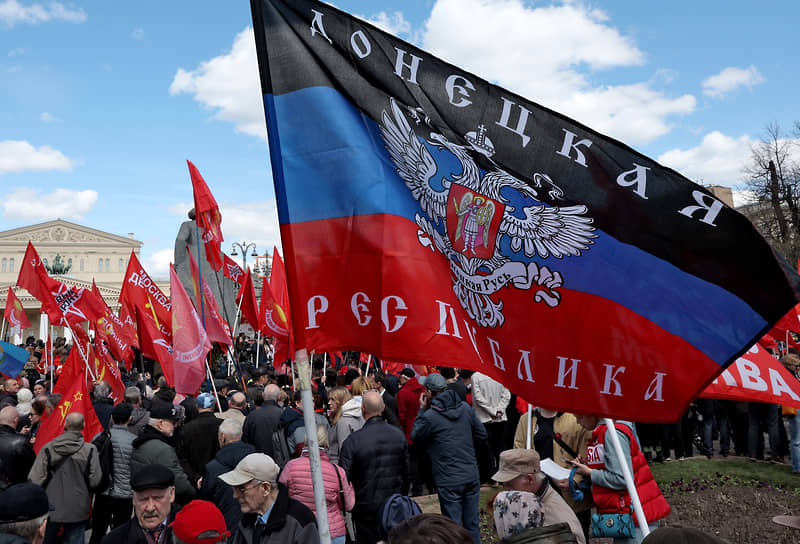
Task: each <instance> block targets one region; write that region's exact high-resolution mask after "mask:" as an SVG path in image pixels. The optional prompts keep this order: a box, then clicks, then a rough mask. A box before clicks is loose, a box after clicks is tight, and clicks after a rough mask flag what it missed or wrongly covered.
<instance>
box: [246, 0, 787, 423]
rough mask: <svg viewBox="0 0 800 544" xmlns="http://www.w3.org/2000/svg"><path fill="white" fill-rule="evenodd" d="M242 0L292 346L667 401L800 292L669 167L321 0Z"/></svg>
mask: <svg viewBox="0 0 800 544" xmlns="http://www.w3.org/2000/svg"><path fill="white" fill-rule="evenodd" d="M251 7H252V12H253V20H254V29H255V36H256V48H257V51H258V61H259V68H260V75H261V86H262V90H263V98H264V106H265V112H266V116H267V129H268V134H269V144H270V157H271V162H272V170H273V176H274V181H275V192H276V195H277V199H278V213H279V216H280V224H281V235H282V240H283V248H284V250H285V253H286V268H287V276H288V284H289V289H290V292H291V297H290V298H291V300H290V301H291V307H292V310H293V314H294V316H293V326H294V330H295V335H296V341H297V346H298V347H305V348H308V349H314V350H316V351H317V352H318V353H319V352H322V351H336V350H340V349H357V350H361V351H366V352H369V353H374V354H376V355H377V356H379V357H381V358H386V359H388V360H392V361H400V362H407V363H415V362H417V363H423V364H441V365H451V366H457V367H466V368H472V369H476V370H479V371H481V372H484V373H486V374H488V375H490V376H492V377H493V378H495V379H497V380H499V381H501V382H503V383H504V384H505V385H506V386H507V387H508V388H510V389H511V390H512V391H515V392H517V393H518V394H520V395H522V396H523V397H525V398H528V399H532V400H535V402H536V404H538V405H542V406H546V407H548V408H552V409H558V410H569V411H573V412H579V413H592V414H597V415H602V416H610V417H616V418H632V419H635V420H637V421H674V420H675V419H677V417H678V416H679V415H680V414H681V413H682V411H683V409H684V408H685V407H686V405H687V404H688V403H689V401H690V400H691V399H692V398H693V397H695V396H696V395H697V393H698V392H699V391H700V390H701V389H702V388H703V387H704V386H705V385H706V384H707V383H709V382H710V381H711V380H712V379H713V377H714V376H716V375H717V374H718V373H719V372H720V371H721V370H722V369H723V368H724V367H725V366H726V365H728V364H729V363H731V362H732V361H734V360H735V359H736V358H737V356H738V355H740V354H741V353H742V352H744V351H745V350H746V349H747V348H749V347H750V346H752V345H753V344H754V343H755V342H756V341H757V340H758V339H759V338H761V336H762V335H763V334H764V333H765V332H766V331H768V330H769V329H770V327H771V325H772V324H773V323H775V322H776V321H777V320H778V319H779V318H780V317H781V316H782V315H783V314H785V313H786V311H787V310H789V309H790V308H791V307H792V306H794V305H795V304H796V303H797V293H798V287H799V286H800V278H798V276H797V275H796V273H795V272H794V271H793V270H792V269H791V267H789V266H788V264H786V263H785V262H784V261H783V260H782V259H781V258H780V257H778V256H776V255H775V254H774V253H773V252H772V250H771V249H770V247H769V246H768V245H767V243H766V242H765V241H764V240H763V239H762V237H761V236H760V235H759V234H758V233H757V232H756V230H755V229H754V228H753V226H752V225H751V224H750V222H749V221H748V220H747V219H746V218H745V217H744V216H742V215H740V214H739V213H737V212H735V211H734V210H732V209H730V208H728V207H727V206H726V205H725V204H723V203H722V202H721V201H720V200H718V199H717V198H716V197H714V195H712V194H711V193H710V192H709V191H708V190H706V189H704V188H703V187H701V186H699V185H696V184H694V183H692V182H691V181H689V180H687V179H686V178H684V177H682V176H681V175H680V174H678V173H676V172H675V171H673V170H670V169H668V168H665V167H663V166H661V165H659V164H658V163H656V162H655V161H653V160H652V159H649V158H647V157H645V156H643V155H641V154H639V153H637V152H636V151H634V150H632V149H631V148H629V147H627V146H626V145H624V144H622V143H620V142H618V141H615V140H612V139H611V138H608V137H606V136H603V135H602V134H599V133H597V132H596V131H594V130H592V129H590V128H588V127H586V126H583V125H581V124H580V123H578V122H577V121H574V120H571V119H569V118H566V117H564V116H563V115H560V114H558V113H556V112H553V111H551V110H548V109H546V108H543V107H541V106H539V105H537V104H536V103H534V102H531V101H529V100H526V99H525V98H522V97H520V96H518V95H515V94H513V93H511V92H508V91H506V90H504V89H502V88H499V87H497V86H494V85H491V84H489V83H488V82H486V81H485V80H483V79H481V78H479V77H477V76H475V75H473V74H470V73H469V72H466V71H465V70H462V69H460V68H458V67H457V66H453V65H449V64H447V63H445V62H443V61H441V60H439V59H437V58H435V57H433V56H431V55H429V54H428V53H426V52H424V51H421V50H419V49H417V48H415V47H414V46H412V45H410V44H408V43H405V42H403V41H401V40H399V39H397V38H395V37H393V36H391V35H389V34H386V33H384V32H382V31H380V30H378V29H377V28H375V27H373V26H371V25H370V24H368V23H366V22H364V21H362V20H360V19H356V18H354V17H351V16H350V15H347V14H345V13H343V12H341V11H338V10H337V9H335V8H333V7H331V6H329V5H327V4H323V3H320V2H315V1H312V0H292V1H291V2H288V1H286V2H285V1H281V0H252V1H251ZM464 39H465V40H466V39H469V37H468V36H465V37H464ZM531 77H535V75H533V74H532V76H531Z"/></svg>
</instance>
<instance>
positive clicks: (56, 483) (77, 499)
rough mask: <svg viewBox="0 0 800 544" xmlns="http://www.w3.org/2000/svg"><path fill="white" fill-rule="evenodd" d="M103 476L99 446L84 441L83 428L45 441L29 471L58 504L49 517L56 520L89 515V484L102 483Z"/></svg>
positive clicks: (64, 521) (85, 517) (31, 479)
mask: <svg viewBox="0 0 800 544" xmlns="http://www.w3.org/2000/svg"><path fill="white" fill-rule="evenodd" d="M62 460H63V462H62ZM101 477H102V473H101V469H100V460H99V459H98V457H97V450H96V449H95V447H94V445H93V444H88V443H86V442H84V441H83V433H81V432H80V431H64V433H63V434H61V435H59V436H57V437H55V438H54V439H53V440H51V441H50V442H48V443H47V444H45V446H44V447H43V448H42V449H41V450H40V451H39V455H37V456H36V461H34V463H33V467H32V468H31V472H30V474H28V479H30V481H31V482H33V483H35V484H37V485H40V486H42V487H44V489H45V491H46V492H47V497H48V498H49V499H50V502H51V503H52V504H53V505H54V506H55V507H56V509H55V510H54V511H53V512H52V513H51V514H50V518H49V519H50V520H52V521H53V522H55V523H75V522H78V521H86V520H87V519H89V507H90V506H91V499H92V496H91V494H90V493H89V486H92V487H94V486H96V485H97V484H99V483H100V478H101ZM48 478H49V481H48ZM45 482H47V485H46V486H45V485H44V484H45Z"/></svg>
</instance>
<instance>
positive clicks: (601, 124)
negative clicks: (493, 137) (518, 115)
mask: <svg viewBox="0 0 800 544" xmlns="http://www.w3.org/2000/svg"><path fill="white" fill-rule="evenodd" d="M422 47H423V48H424V49H426V50H428V51H430V52H432V53H433V54H435V55H437V56H440V57H442V58H444V59H446V60H448V61H449V62H452V63H454V64H455V65H457V66H461V67H463V68H464V69H466V70H469V71H472V72H475V73H476V74H478V75H480V76H481V77H484V78H486V79H488V80H489V81H492V82H496V83H497V84H499V85H501V86H503V87H506V88H508V89H509V90H512V91H515V92H517V93H519V94H521V95H522V96H525V97H527V98H529V99H531V100H534V101H536V102H537V103H540V104H542V105H544V106H547V107H549V108H552V109H554V110H556V111H559V112H561V113H563V114H565V115H569V116H570V117H573V118H575V119H577V120H578V121H580V122H582V123H584V124H586V125H588V126H590V127H592V128H594V129H596V130H599V131H602V132H604V133H607V134H609V135H611V136H614V137H616V138H619V139H621V140H623V141H625V142H626V143H629V144H634V145H635V144H646V143H648V142H650V141H652V140H653V139H655V138H657V137H659V136H661V135H663V134H666V133H667V132H669V130H670V124H669V118H670V117H671V116H675V115H685V114H688V113H691V112H692V111H694V108H695V104H696V101H695V98H694V97H693V96H691V95H683V96H679V97H677V98H672V97H669V96H667V95H665V94H664V93H663V92H661V91H659V90H657V89H656V88H655V87H654V85H656V84H658V82H659V81H661V79H662V78H663V77H664V73H663V72H662V71H661V70H657V71H656V72H655V77H654V78H653V81H651V82H633V83H630V84H627V85H616V86H603V87H600V86H595V85H593V84H592V83H591V81H590V78H589V77H588V75H587V74H589V73H591V71H597V70H607V69H611V68H618V67H625V66H637V65H642V64H644V62H645V55H644V54H643V53H642V52H641V51H640V50H639V49H638V48H637V47H636V45H635V44H634V43H633V41H632V40H631V39H630V38H628V37H626V36H624V35H622V34H621V33H620V32H619V31H618V30H617V29H616V28H614V27H612V26H610V24H609V22H608V16H607V15H606V14H605V13H604V12H602V11H601V10H598V9H591V8H589V7H587V6H585V5H583V4H581V3H579V2H566V3H564V4H563V5H549V6H541V7H535V8H534V7H530V6H528V5H526V4H525V3H523V2H522V1H521V0H495V1H490V0H438V1H437V2H436V5H435V6H434V7H433V10H432V12H431V15H430V17H429V19H428V20H427V21H426V23H425V29H424V32H423V39H422ZM673 76H674V74H673Z"/></svg>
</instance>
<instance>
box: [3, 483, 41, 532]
mask: <svg viewBox="0 0 800 544" xmlns="http://www.w3.org/2000/svg"><path fill="white" fill-rule="evenodd" d="M49 512H50V500H49V499H48V498H47V493H45V492H44V489H42V488H41V487H39V486H38V485H36V484H31V483H22V484H16V485H14V486H12V487H10V488H9V489H8V490H7V492H6V493H0V542H2V543H3V544H42V542H44V532H45V526H46V525H47V514H48V513H49Z"/></svg>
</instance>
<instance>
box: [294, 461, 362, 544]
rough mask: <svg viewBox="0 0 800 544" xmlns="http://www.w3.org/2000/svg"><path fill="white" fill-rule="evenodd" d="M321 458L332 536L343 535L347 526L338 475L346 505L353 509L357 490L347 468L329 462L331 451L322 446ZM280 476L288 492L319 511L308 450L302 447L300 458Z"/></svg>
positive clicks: (347, 508)
mask: <svg viewBox="0 0 800 544" xmlns="http://www.w3.org/2000/svg"><path fill="white" fill-rule="evenodd" d="M319 456H320V461H321V462H322V481H323V483H324V484H325V502H326V503H327V505H328V525H329V527H330V531H331V537H332V538H333V537H337V536H343V535H344V534H345V533H346V532H347V530H346V528H345V525H344V518H343V517H342V505H341V501H340V500H339V478H337V476H336V471H338V472H339V477H340V478H341V480H342V488H343V489H344V509H345V510H346V511H348V512H349V511H350V510H352V509H353V506H354V505H355V503H356V494H355V491H353V484H351V483H350V481H349V480H348V479H347V474H346V473H345V471H344V469H343V468H341V467H338V466H336V465H334V464H333V463H331V462H330V460H329V459H328V454H327V453H325V452H324V451H322V450H320V452H319ZM278 480H279V481H280V482H281V483H283V484H284V485H286V487H288V488H289V496H290V497H292V498H293V499H296V500H298V501H300V502H302V503H303V504H305V505H306V506H308V507H309V508H310V509H311V510H312V511H313V512H314V515H317V511H316V507H315V505H314V487H313V485H312V483H311V462H310V461H309V459H308V451H307V450H303V455H302V456H301V457H298V458H297V459H292V460H291V461H289V462H288V463H286V466H285V467H283V472H281V476H280V478H278Z"/></svg>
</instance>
